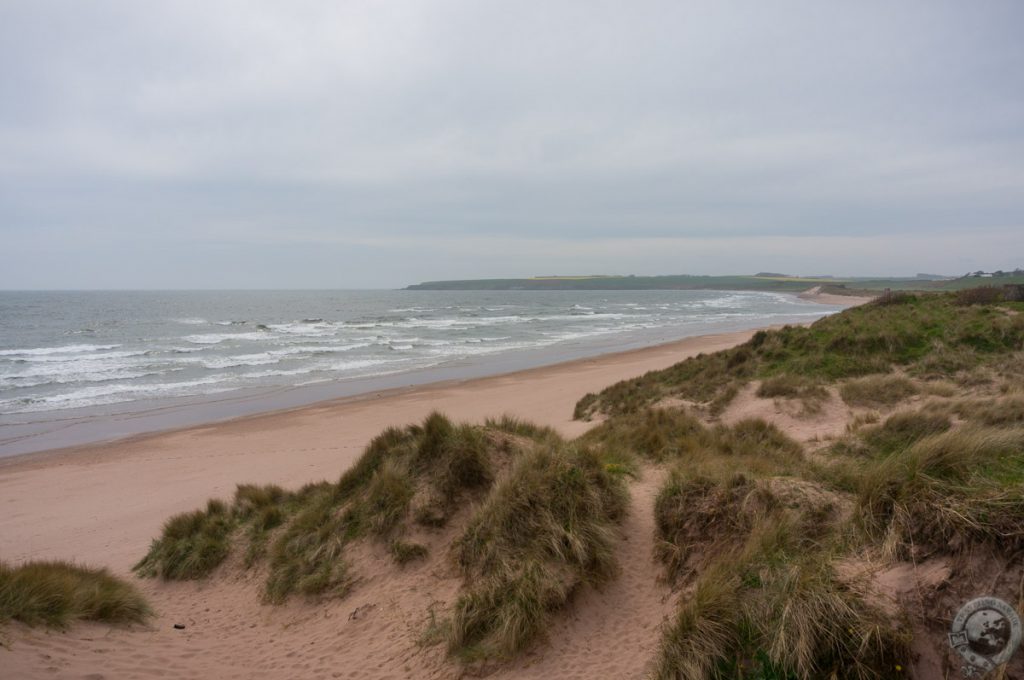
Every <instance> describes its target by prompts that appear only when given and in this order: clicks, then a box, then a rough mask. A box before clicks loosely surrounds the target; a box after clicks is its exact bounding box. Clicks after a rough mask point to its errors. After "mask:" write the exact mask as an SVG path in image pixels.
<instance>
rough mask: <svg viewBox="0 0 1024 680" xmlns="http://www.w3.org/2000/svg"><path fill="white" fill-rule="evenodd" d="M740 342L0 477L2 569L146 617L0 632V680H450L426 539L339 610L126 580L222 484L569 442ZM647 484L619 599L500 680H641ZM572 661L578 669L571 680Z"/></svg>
mask: <svg viewBox="0 0 1024 680" xmlns="http://www.w3.org/2000/svg"><path fill="white" fill-rule="evenodd" d="M846 302H862V300H852V299H847V300H846ZM753 332H754V331H742V332H735V333H725V334H718V335H706V336H700V337H693V338H688V339H685V340H682V341H679V342H673V343H669V344H665V345H659V346H655V347H649V348H645V349H640V350H631V351H627V352H619V353H613V354H606V355H602V356H599V357H595V358H589V359H581V360H577V361H572V362H568V363H563V364H558V365H554V366H547V367H542V368H535V369H531V370H526V371H521V372H516V373H510V374H505V375H499V376H493V377H487V378H478V379H473V380H465V381H450V382H445V383H436V384H432V385H428V386H422V387H413V388H407V389H397V390H391V391H388V392H380V393H374V394H368V395H363V396H360V397H353V398H346V399H339V400H335V401H331V402H324V403H320V404H316V405H313V406H309V407H303V408H298V409H292V410H287V411H279V412H274V413H268V414H262V415H257V416H250V417H246V418H241V419H236V420H232V421H228V422H223V423H216V424H212V425H206V426H200V427H191V428H187V429H182V430H177V431H172V432H166V433H157V434H151V435H143V436H137V437H133V438H130V439H126V440H121V441H117V442H113V443H107V444H100V445H91V446H86V447H76V448H70V449H62V450H55V451H49V452H42V453H36V454H29V455H25V456H19V457H14V458H9V459H5V460H3V461H0V489H2V498H3V500H2V510H3V512H2V515H0V555H3V557H4V559H5V560H8V561H10V562H13V563H19V562H22V561H25V560H30V559H65V560H73V561H75V562H78V563H81V564H87V565H91V566H105V567H108V568H109V569H111V571H113V572H114V573H116V574H119V575H124V576H128V577H129V578H131V580H132V581H133V582H135V583H136V584H138V585H139V587H140V588H141V589H142V591H143V592H144V593H145V595H146V596H147V597H148V598H149V599H150V601H151V602H152V604H153V606H154V607H155V609H156V611H157V616H156V618H155V619H154V620H153V621H152V623H151V624H150V625H149V626H148V627H146V628H145V629H139V628H136V629H134V630H125V629H121V628H111V627H109V626H103V625H97V624H77V625H75V626H74V627H73V629H72V630H71V631H70V632H67V633H54V632H46V631H45V630H42V629H35V630H33V629H29V628H27V627H24V626H22V625H21V624H11V625H10V626H9V627H8V629H7V630H6V631H5V632H4V633H3V634H4V635H5V638H6V643H7V644H8V649H5V650H2V651H0V658H2V663H0V666H2V667H4V668H6V669H9V671H8V672H12V673H13V675H11V676H9V677H26V678H31V677H78V678H80V677H117V678H120V677H160V676H164V677H239V678H244V677H353V678H356V677H367V678H370V677H424V676H425V675H438V676H440V677H444V676H446V675H449V674H451V673H452V671H453V669H452V667H451V666H450V664H446V663H445V662H444V661H443V659H442V658H441V657H440V654H439V652H437V650H436V649H432V650H423V649H421V648H420V647H419V646H418V645H416V644H415V638H416V635H418V633H416V632H415V631H416V630H419V628H420V627H421V624H422V619H423V616H424V615H425V612H426V611H427V610H428V608H429V607H430V606H431V604H432V603H438V602H444V601H446V599H447V598H451V597H453V596H454V594H455V592H456V591H457V588H458V579H457V578H456V575H455V574H453V573H451V569H450V567H449V566H448V565H447V563H446V562H445V558H444V554H445V551H444V550H443V542H444V540H445V537H444V536H438V537H435V540H436V541H437V542H438V546H439V549H437V550H432V551H431V558H430V559H429V560H428V561H427V562H426V563H425V564H423V565H422V566H419V567H417V568H415V569H410V570H403V571H402V572H400V573H395V570H394V568H393V567H390V566H387V567H386V568H385V567H384V566H382V565H389V561H388V560H387V558H386V556H385V555H384V554H383V548H379V550H378V551H379V552H381V554H374V550H375V549H374V548H373V547H372V546H370V547H367V548H366V549H365V553H366V554H364V555H362V558H363V564H364V576H363V577H362V582H361V584H360V587H359V588H358V590H357V591H356V593H354V594H353V595H352V596H350V597H348V598H344V599H342V600H338V601H331V602H327V603H324V604H319V605H317V606H310V605H304V604H301V603H294V604H288V605H286V606H281V607H271V606H268V605H261V604H259V601H260V598H259V595H258V588H259V586H258V579H257V578H255V575H254V574H251V573H250V574H246V575H243V576H240V577H237V578H234V579H231V580H229V581H228V582H224V580H223V579H222V580H220V581H218V582H217V583H216V585H215V586H214V585H213V584H199V585H197V584H190V583H162V582H159V581H151V580H139V579H136V578H134V576H132V575H131V571H130V569H131V566H132V565H133V564H134V563H135V562H136V561H137V560H138V559H139V558H140V556H141V555H143V554H144V553H145V551H146V549H147V547H148V545H149V543H150V541H151V540H152V539H153V538H154V537H155V536H156V535H157V534H158V533H159V530H160V527H161V525H162V524H163V522H164V521H165V520H166V519H167V518H168V517H169V516H171V515H173V514H175V513H178V512H182V511H187V510H191V509H193V508H196V507H198V506H200V505H201V504H203V503H204V502H205V501H206V500H207V499H208V498H211V497H220V498H229V497H230V496H231V494H232V493H233V492H234V488H235V485H236V484H238V483H243V482H252V483H276V484H280V485H282V486H285V487H291V488H294V487H297V486H299V485H301V484H304V483H306V482H311V481H318V480H322V479H335V478H337V477H338V475H339V474H340V473H341V472H342V471H343V470H344V469H346V468H347V467H348V466H349V465H350V464H351V463H352V462H353V461H354V460H355V459H356V458H357V457H358V456H359V455H360V454H361V453H362V451H363V449H364V447H365V446H366V444H367V443H368V442H369V440H370V439H371V438H372V437H373V436H375V435H376V434H378V433H379V432H380V431H381V430H383V429H384V428H386V427H388V426H391V425H398V426H400V425H405V424H408V423H411V422H417V421H420V420H422V419H423V418H424V417H425V416H426V415H427V414H428V413H430V412H431V411H433V410H439V411H441V412H443V413H446V414H447V415H449V416H450V417H451V418H453V419H455V420H460V421H470V422H482V421H483V420H484V419H485V418H487V417H490V416H500V415H502V414H509V415H513V416H516V417H519V418H522V419H526V420H529V421H533V422H535V423H538V424H541V425H548V426H551V427H553V428H555V429H556V430H557V431H558V432H560V433H561V434H562V435H564V436H566V437H575V436H577V435H579V434H581V433H582V432H584V431H585V430H586V429H587V428H588V427H589V426H590V424H589V423H584V422H579V421H574V420H573V419H572V412H573V407H574V405H575V403H576V401H577V400H578V399H579V398H580V397H581V396H582V395H584V394H586V393H587V392H591V391H597V390H600V389H601V388H603V387H605V386H607V385H609V384H612V383H614V382H616V381H618V380H622V379H624V378H628V377H632V376H637V375H641V374H643V373H645V372H646V371H649V370H655V369H660V368H665V367H667V366H670V365H672V364H674V363H676V362H678V361H680V360H682V359H684V358H686V357H689V356H693V355H696V354H698V353H701V352H714V351H717V350H720V349H724V348H727V347H731V346H733V345H735V344H737V343H740V342H743V341H745V340H746V339H747V338H749V337H750V336H751V335H752V334H753ZM657 481H658V480H655V479H644V480H641V481H640V482H637V483H636V484H635V485H634V488H633V491H632V493H633V496H634V510H633V512H632V513H631V515H630V518H629V519H628V521H627V522H626V523H625V525H624V526H623V528H622V532H623V538H624V540H623V542H622V550H623V551H624V554H623V556H622V563H623V564H624V569H623V574H622V576H621V577H620V579H621V581H622V582H621V583H620V584H618V585H617V586H616V588H614V589H609V592H608V593H601V592H597V591H594V592H585V593H583V594H582V595H581V597H579V598H578V601H577V603H576V604H575V605H574V607H576V608H584V609H587V608H596V609H597V610H599V611H594V612H588V613H586V614H585V615H583V614H581V613H580V612H576V614H574V615H573V616H570V617H569V618H568V619H567V620H564V621H560V622H559V624H558V625H557V627H556V631H555V632H554V634H553V635H552V637H551V639H552V643H551V644H550V645H545V646H543V648H542V649H540V650H538V651H537V652H536V653H535V654H531V655H527V656H526V657H525V658H524V659H522V660H520V661H519V662H517V663H516V664H513V665H512V666H509V667H505V668H503V669H502V673H501V674H502V676H504V677H553V675H552V674H555V675H557V676H560V677H573V676H574V675H576V674H584V675H586V674H588V673H590V672H592V671H594V670H595V667H594V665H593V664H594V663H608V664H613V665H612V666H605V668H606V669H608V672H609V675H608V677H639V676H641V675H642V674H643V670H644V664H645V663H646V661H647V659H648V658H649V657H650V654H651V651H652V648H653V645H654V644H655V642H656V640H657V635H656V634H655V630H656V628H657V627H658V626H659V625H660V624H661V621H662V619H663V617H664V616H665V615H666V614H667V613H668V611H669V610H670V606H671V605H670V599H671V598H670V594H669V592H668V589H667V588H666V587H665V586H664V585H663V584H660V583H659V582H658V579H657V574H656V567H655V565H654V564H653V563H652V562H651V561H650V560H649V559H646V556H647V555H649V554H650V551H651V548H652V545H651V543H652V540H653V531H652V529H653V517H652V516H651V500H652V498H653V494H654V493H655V491H656V489H657ZM631 556H632V557H634V558H636V559H629V558H630V557H631ZM214 587H215V588H216V590H215V592H214V590H213V588H214ZM602 611H604V613H602ZM612 613H614V615H612ZM175 623H185V624H186V626H187V627H186V629H185V632H182V631H180V630H175V629H174V628H173V624H175ZM300 624H301V625H300ZM339 625H340V626H341V627H340V629H339ZM622 636H626V637H627V638H632V639H633V641H632V642H633V643H632V644H631V645H629V646H628V647H629V652H628V654H625V655H623V654H622V653H619V652H614V653H613V652H612V651H611V650H614V649H616V648H617V645H621V643H622V639H621V638H622ZM343 640H346V641H349V642H352V641H355V640H360V642H359V644H357V645H354V646H353V645H351V644H347V643H346V644H341V643H342V641H343ZM307 646H308V647H316V656H315V658H312V657H309V656H307V655H306V651H304V650H306V648H307ZM618 649H620V651H621V647H618ZM597 650H604V652H603V654H604V655H605V656H606V658H604V657H602V653H599V652H598V651H597ZM595 654H596V656H594V655H595ZM583 656H589V657H593V659H591V661H590V662H583V661H582V657H583ZM602 658H604V660H603V661H602ZM615 668H617V669H618V670H617V671H616V670H614V669H615ZM5 677H7V676H5ZM581 677H582V676H581Z"/></svg>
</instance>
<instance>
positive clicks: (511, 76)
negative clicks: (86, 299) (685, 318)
mask: <svg viewBox="0 0 1024 680" xmlns="http://www.w3.org/2000/svg"><path fill="white" fill-rule="evenodd" d="M1022 29H1024V3H1022V2H1019V1H1016V0H1010V1H1007V2H994V1H988V0H986V1H985V2H961V1H958V2H948V3H947V2H938V1H936V0H928V1H926V2H891V1H886V2H838V1H837V2H823V1H822V0H810V1H808V2H754V1H751V2H725V1H721V0H715V1H712V2H683V1H682V0H672V1H668V2H644V1H637V0H630V1H628V2H627V1H623V2H600V1H598V0H586V1H581V2H558V1H556V0H543V1H538V2H530V1H528V0H515V1H514V2H510V1H508V0H502V1H500V2H486V1H482V0H466V1H465V2H462V1H451V2H448V1H437V2H435V1H433V0H411V1H409V2H403V1H397V0H387V1H384V2H381V1H377V0H374V1H372V2H361V1H358V2H348V1H339V0H335V1H323V2H304V1H296V0H289V1H288V2H278V1H274V2H255V1H253V0H239V1H237V2H220V1H211V0H201V1H197V2H187V1H184V0H174V1H170V0H168V1H167V2H156V1H155V0H154V1H149V2H140V1H138V0H125V1H123V2H115V1H111V2H101V1H91V0H67V1H64V2H55V1H54V2H51V1H48V0H24V1H19V0H0V288H206V287H211V288H224V287H242V288H252V287H257V288H279V287H287V288H306V287H313V288H364V287H398V286H403V285H406V284H408V283H415V282H418V281H422V280H430V279H442V278H476V277H499V276H501V277H504V276H531V275H537V274H554V273H559V274H573V273H594V272H605V273H622V274H628V273H634V274H669V273H698V274H708V273H746V272H749V273H752V272H755V271H760V270H772V271H784V272H790V273H803V274H820V273H835V274H863V275H880V274H910V275H912V274H914V273H916V272H937V273H962V272H965V271H968V270H975V269H986V270H991V269H1000V268H1002V269H1007V268H1009V269H1012V268H1014V267H1021V266H1024V38H1022Z"/></svg>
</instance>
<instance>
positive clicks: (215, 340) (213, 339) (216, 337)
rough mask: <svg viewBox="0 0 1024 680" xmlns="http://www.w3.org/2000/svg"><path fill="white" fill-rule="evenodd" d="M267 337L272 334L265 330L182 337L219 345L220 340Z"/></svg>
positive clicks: (185, 339)
mask: <svg viewBox="0 0 1024 680" xmlns="http://www.w3.org/2000/svg"><path fill="white" fill-rule="evenodd" d="M269 337H272V336H270V335H269V334H268V333H266V332H265V331H255V332H253V333H200V334H199V335H186V336H185V337H184V338H182V339H183V340H184V341H185V342H191V343H192V344H194V345H219V344H220V343H222V342H231V341H239V340H266V339H267V338H269Z"/></svg>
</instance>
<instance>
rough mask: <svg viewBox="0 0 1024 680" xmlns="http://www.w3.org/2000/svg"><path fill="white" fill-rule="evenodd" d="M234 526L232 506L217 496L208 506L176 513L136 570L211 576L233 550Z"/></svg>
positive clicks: (175, 577) (164, 575)
mask: <svg viewBox="0 0 1024 680" xmlns="http://www.w3.org/2000/svg"><path fill="white" fill-rule="evenodd" d="M235 526H236V523H235V519H234V517H233V515H232V513H231V511H230V508H229V507H228V506H227V504H226V503H224V502H223V501H218V500H211V501H209V502H208V503H207V504H206V510H196V511H194V512H186V513H182V514H180V515H175V516H174V517H172V518H170V519H169V520H167V522H166V523H165V524H164V528H163V532H162V534H161V536H160V538H159V539H157V540H155V541H153V544H152V546H151V547H150V549H149V552H148V553H147V554H146V556H145V557H144V558H142V560H140V561H139V563H138V564H136V565H135V567H134V570H135V571H136V572H137V573H138V574H139V575H140V576H159V577H160V578H163V579H168V580H188V579H198V578H203V577H205V576H208V575H209V574H210V572H212V571H213V570H214V569H216V568H217V567H218V566H219V565H220V563H221V562H223V561H224V560H225V558H227V556H228V553H230V551H231V533H232V532H233V531H234V529H235Z"/></svg>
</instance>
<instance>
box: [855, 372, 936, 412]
mask: <svg viewBox="0 0 1024 680" xmlns="http://www.w3.org/2000/svg"><path fill="white" fill-rule="evenodd" d="M917 391H918V390H917V387H916V386H915V385H914V383H913V382H912V381H910V380H908V379H907V378H904V377H903V376H899V375H870V376H867V377H864V378H856V379H854V380H848V381H847V382H844V383H843V384H842V385H840V386H839V396H840V397H842V398H843V401H845V402H846V403H847V404H849V405H850V406H876V407H877V406H893V405H894V404H898V403H900V402H902V401H904V400H906V399H907V398H909V397H912V396H913V395H915V394H917Z"/></svg>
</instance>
